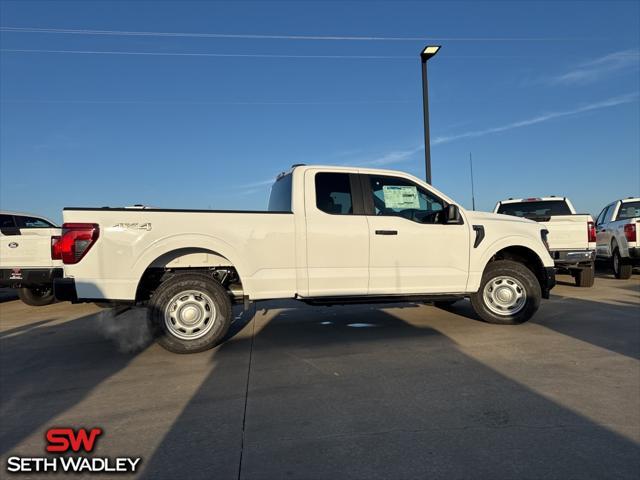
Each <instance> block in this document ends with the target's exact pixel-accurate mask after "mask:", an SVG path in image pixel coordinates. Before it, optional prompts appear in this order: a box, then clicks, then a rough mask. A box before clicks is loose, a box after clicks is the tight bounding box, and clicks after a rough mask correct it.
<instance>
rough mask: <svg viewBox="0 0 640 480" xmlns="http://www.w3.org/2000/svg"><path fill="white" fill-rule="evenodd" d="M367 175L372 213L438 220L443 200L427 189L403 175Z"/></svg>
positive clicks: (437, 221) (423, 220)
mask: <svg viewBox="0 0 640 480" xmlns="http://www.w3.org/2000/svg"><path fill="white" fill-rule="evenodd" d="M369 178H370V181H371V190H372V192H373V206H374V213H375V214H376V215H388V216H397V217H404V218H406V219H408V220H412V221H414V222H418V223H441V222H442V214H441V212H442V210H444V207H445V203H444V201H442V200H441V199H439V198H438V197H436V196H435V195H433V194H432V193H431V192H429V191H427V190H425V189H423V188H422V187H419V186H417V185H415V184H414V183H412V182H410V181H409V180H405V179H404V178H399V177H382V176H375V175H372V176H370V177H369Z"/></svg>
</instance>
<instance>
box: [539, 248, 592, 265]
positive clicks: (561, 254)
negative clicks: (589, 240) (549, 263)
mask: <svg viewBox="0 0 640 480" xmlns="http://www.w3.org/2000/svg"><path fill="white" fill-rule="evenodd" d="M549 253H550V254H551V258H553V261H554V262H555V264H556V266H557V267H572V266H573V267H579V266H587V265H588V264H590V263H593V262H594V261H595V260H596V251H595V250H555V251H551V252H549Z"/></svg>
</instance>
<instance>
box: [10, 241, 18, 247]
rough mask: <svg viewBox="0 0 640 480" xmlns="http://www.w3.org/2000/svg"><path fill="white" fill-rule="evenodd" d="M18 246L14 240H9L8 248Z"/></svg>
mask: <svg viewBox="0 0 640 480" xmlns="http://www.w3.org/2000/svg"><path fill="white" fill-rule="evenodd" d="M17 246H18V244H17V243H16V242H11V243H10V244H9V248H16V247H17Z"/></svg>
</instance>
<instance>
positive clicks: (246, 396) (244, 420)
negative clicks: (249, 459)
mask: <svg viewBox="0 0 640 480" xmlns="http://www.w3.org/2000/svg"><path fill="white" fill-rule="evenodd" d="M253 305H254V307H253V318H252V319H251V346H250V347H249V366H248V368H247V384H246V386H245V391H244V410H243V412H242V436H241V440H240V460H239V462H238V480H240V477H241V476H242V455H243V453H244V434H245V426H246V424H247V403H248V401H249V381H250V380H251V365H252V363H253V344H254V342H255V339H256V308H255V303H254V304H253Z"/></svg>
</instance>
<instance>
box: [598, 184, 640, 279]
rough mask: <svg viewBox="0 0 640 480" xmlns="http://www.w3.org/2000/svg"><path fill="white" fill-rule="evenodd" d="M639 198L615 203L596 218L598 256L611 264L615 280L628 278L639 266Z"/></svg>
mask: <svg viewBox="0 0 640 480" xmlns="http://www.w3.org/2000/svg"><path fill="white" fill-rule="evenodd" d="M638 229H640V198H639V197H629V198H626V199H624V200H617V201H615V202H613V203H610V204H609V205H607V206H606V207H604V208H603V209H602V211H601V212H600V214H599V215H598V218H597V219H596V236H597V241H596V242H597V246H596V249H597V255H598V257H599V258H602V259H606V260H608V261H610V262H611V267H612V268H613V273H614V274H615V276H616V278H623V279H626V278H629V277H631V274H632V273H633V267H636V266H638V265H640V241H639V239H638Z"/></svg>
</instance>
